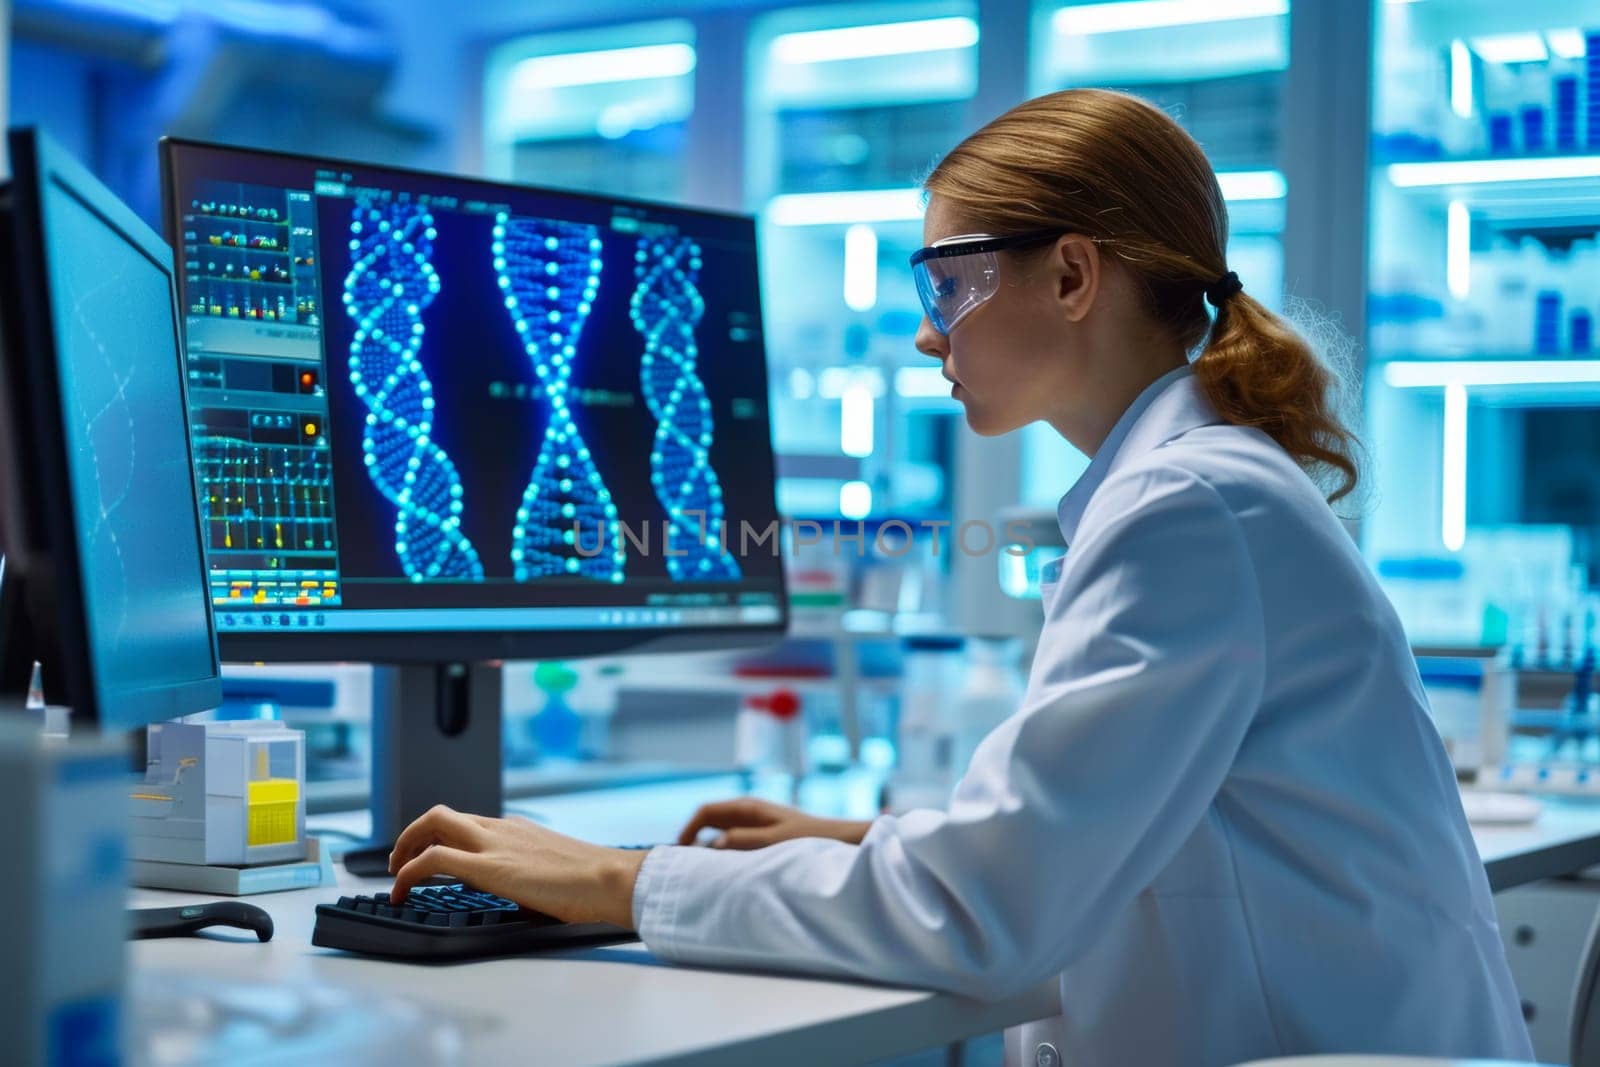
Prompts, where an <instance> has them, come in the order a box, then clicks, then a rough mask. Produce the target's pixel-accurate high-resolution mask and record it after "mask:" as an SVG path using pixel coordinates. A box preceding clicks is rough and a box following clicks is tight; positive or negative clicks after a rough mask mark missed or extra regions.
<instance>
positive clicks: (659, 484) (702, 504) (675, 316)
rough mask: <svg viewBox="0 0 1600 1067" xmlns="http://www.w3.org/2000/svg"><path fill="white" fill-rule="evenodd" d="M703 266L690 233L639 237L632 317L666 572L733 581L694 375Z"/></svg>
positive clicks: (707, 418) (704, 403)
mask: <svg viewBox="0 0 1600 1067" xmlns="http://www.w3.org/2000/svg"><path fill="white" fill-rule="evenodd" d="M700 266H701V263H700V246H699V245H697V244H695V242H694V241H692V240H690V239H689V238H686V237H641V238H640V239H639V243H638V245H637V246H636V249H635V252H634V268H633V273H634V278H635V280H636V283H637V284H636V285H635V287H634V291H633V300H632V303H631V306H630V310H629V315H630V317H631V318H632V320H633V328H634V329H635V330H637V331H638V332H639V333H640V334H642V335H643V337H644V355H643V357H642V358H641V359H640V362H639V378H640V385H641V387H642V389H643V392H644V398H645V403H646V404H647V405H648V406H649V408H650V413H651V414H652V415H654V416H655V418H656V434H655V442H654V446H653V447H652V448H651V450H650V484H651V485H652V486H653V487H654V489H655V493H656V499H657V500H659V501H660V502H661V506H662V507H663V508H664V509H665V510H666V512H667V520H668V532H667V546H668V555H667V557H666V558H667V571H668V573H669V574H671V576H672V578H673V580H674V581H734V580H736V579H738V577H739V573H740V572H739V564H738V563H737V562H736V561H735V560H734V559H733V557H732V556H730V555H729V554H728V553H727V551H726V549H725V548H724V547H723V546H722V545H721V543H720V538H719V537H718V531H720V530H721V528H722V521H723V504H722V486H721V484H720V483H719V482H718V481H717V475H716V472H715V471H713V470H712V469H711V460H710V454H711V439H712V435H711V431H712V425H711V401H710V400H708V399H707V398H706V390H705V386H704V385H703V384H702V383H701V381H700V378H699V377H698V376H697V375H696V373H695V361H696V359H697V358H698V355H699V349H698V346H697V345H696V344H695V339H694V331H695V327H696V326H698V325H699V323H700V317H701V316H702V315H704V314H705V300H704V299H703V298H702V297H701V295H700V290H699V289H698V288H697V287H696V284H695V283H696V282H697V281H698V279H699V276H700ZM680 553H681V554H680Z"/></svg>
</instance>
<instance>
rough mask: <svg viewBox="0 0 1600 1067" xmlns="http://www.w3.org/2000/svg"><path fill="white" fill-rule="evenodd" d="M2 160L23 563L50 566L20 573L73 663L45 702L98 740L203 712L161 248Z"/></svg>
mask: <svg viewBox="0 0 1600 1067" xmlns="http://www.w3.org/2000/svg"><path fill="white" fill-rule="evenodd" d="M11 149H12V158H13V161H14V165H15V170H16V183H15V185H14V189H15V191H16V196H15V197H14V199H13V200H12V204H13V211H14V212H15V213H17V214H19V215H26V216H28V217H27V218H17V219H16V220H15V222H14V225H13V227H12V232H13V234H15V235H16V239H17V240H18V242H19V244H18V247H17V252H18V253H19V257H18V261H17V274H16V275H15V277H16V279H17V283H16V285H15V286H14V288H13V292H12V293H11V294H10V296H9V299H11V300H15V301H20V306H17V308H16V310H17V311H18V312H19V316H18V321H17V323H16V325H15V329H14V330H13V332H11V333H10V334H9V337H10V338H11V342H12V343H13V344H18V345H20V348H21V350H20V351H18V352H15V353H14V354H13V356H12V358H18V357H21V359H22V362H23V363H25V364H27V369H26V370H21V369H20V368H19V370H18V373H20V374H25V375H26V376H27V379H28V380H29V381H30V382H31V383H32V387H31V390H30V394H29V396H28V398H27V400H25V401H23V402H27V403H30V404H32V405H33V410H30V411H29V412H27V413H26V415H25V417H24V418H23V419H22V421H23V422H24V423H25V424H26V425H27V426H28V427H29V430H28V433H29V435H30V439H29V440H27V441H24V442H19V448H18V459H19V460H20V461H21V462H23V463H26V464H29V466H30V467H31V468H33V471H32V476H30V477H29V478H26V479H24V480H23V483H22V484H23V485H24V486H32V487H33V492H32V494H31V495H27V496H25V499H24V501H23V504H24V506H26V507H27V508H28V509H29V510H30V511H32V512H35V513H38V514H37V515H36V517H35V520H34V521H33V523H32V525H33V526H34V528H35V529H37V530H39V531H40V533H39V535H37V536H36V537H35V538H31V539H30V540H33V541H34V542H35V543H34V545H33V546H32V551H33V552H34V553H35V554H36V555H37V556H39V557H40V558H42V559H48V560H49V561H50V562H51V564H52V567H51V568H50V569H48V570H44V569H35V570H34V577H35V580H38V579H39V578H40V577H41V576H43V575H49V576H50V577H49V578H48V579H46V580H48V581H50V582H51V583H52V587H51V589H50V590H49V591H48V595H49V596H50V598H51V599H52V600H53V601H54V603H55V605H56V608H55V618H54V620H53V623H54V625H55V626H56V627H58V628H60V629H62V630H63V631H64V632H63V634H62V635H61V641H62V647H63V648H64V649H65V650H66V651H67V652H68V653H69V654H70V656H71V657H72V659H71V661H70V662H66V663H62V664H60V667H61V670H60V672H58V674H57V676H55V677H46V678H45V680H44V681H45V686H46V689H47V692H50V693H51V694H52V696H54V697H55V699H57V700H67V701H69V702H71V703H72V704H74V705H75V709H74V710H75V712H76V713H77V714H78V716H80V718H91V717H92V718H95V719H98V721H99V725H100V727H101V728H102V729H107V730H111V729H122V728H130V727H134V726H140V725H143V724H145V723H147V722H152V721H158V720H161V719H168V718H172V717H174V716H177V715H183V714H188V713H191V712H195V711H201V710H204V709H206V708H210V707H215V706H216V704H217V703H218V702H219V701H220V695H221V693H220V685H219V682H218V661H217V648H216V641H215V637H214V632H213V629H212V620H211V610H210V606H209V604H208V602H207V596H206V572H205V563H204V559H203V549H202V546H201V541H200V527H199V523H198V521H197V517H196V514H195V512H194V509H193V508H192V507H191V506H190V501H191V500H192V499H193V497H194V494H195V492H196V482H195V473H194V467H193V464H192V461H191V455H190V445H189V435H188V434H187V433H186V432H185V428H186V423H185V419H186V415H185V411H184V384H183V374H184V367H183V361H182V356H181V353H180V350H179V340H178V322H177V316H176V311H175V307H174V303H173V286H172V275H171V260H170V256H169V252H168V250H167V248H166V247H165V245H164V244H163V243H162V241H161V239H160V237H159V236H158V235H156V234H155V233H154V232H153V231H151V230H150V229H149V227H148V226H146V225H145V224H144V223H142V222H140V221H139V220H138V219H137V218H136V217H135V216H134V215H133V213H132V212H131V211H129V210H128V209H127V208H126V207H125V206H124V205H122V204H121V203H120V202H118V201H117V200H116V199H115V198H114V197H112V196H111V194H110V193H109V192H107V191H106V190H105V189H104V188H103V187H102V186H101V185H100V184H99V183H98V182H96V181H95V180H94V179H93V178H92V177H90V176H89V175H88V174H87V172H85V171H83V170H82V169H81V168H80V167H79V166H78V165H77V164H75V163H73V162H72V161H70V160H68V159H67V158H66V157H65V156H64V155H63V154H61V153H60V151H59V150H58V149H55V148H53V147H51V146H49V145H47V144H44V143H43V142H42V139H40V138H38V137H37V136H36V135H34V134H31V133H29V132H26V131H23V132H18V133H13V134H12V138H11ZM36 239H37V240H36ZM41 297H43V299H40V298H41ZM46 310H47V312H48V318H47V320H46V317H45V313H46ZM23 320H26V321H23ZM21 399H22V398H21V397H20V396H19V397H14V402H15V401H16V400H21ZM62 481H64V482H65V483H66V484H64V485H63V484H59V483H60V482H62ZM80 657H81V659H82V660H86V661H87V662H82V663H81V665H80V662H81V661H80ZM63 674H64V675H66V676H67V677H62V676H61V675H63Z"/></svg>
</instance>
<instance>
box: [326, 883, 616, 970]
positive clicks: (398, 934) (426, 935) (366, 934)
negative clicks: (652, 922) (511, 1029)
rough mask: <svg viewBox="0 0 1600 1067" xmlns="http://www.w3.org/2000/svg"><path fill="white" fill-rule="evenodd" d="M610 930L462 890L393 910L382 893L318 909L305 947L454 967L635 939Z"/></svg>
mask: <svg viewBox="0 0 1600 1067" xmlns="http://www.w3.org/2000/svg"><path fill="white" fill-rule="evenodd" d="M635 938H636V935H635V934H634V933H633V932H632V931H631V930H624V929H623V928H622V927H620V926H613V925H611V924H610V923H564V922H560V921H558V920H556V919H553V918H551V917H550V916H548V915H546V914H544V913H543V912H538V911H530V910H529V909H527V908H522V907H518V906H517V905H516V904H515V903H513V902H512V901H509V900H507V899H505V898H504V897H497V896H495V895H494V894H493V893H484V892H481V891H480V890H476V889H472V888H469V887H468V886H465V885H460V884H457V885H434V886H418V887H417V888H415V889H412V890H411V891H410V892H409V893H407V894H406V899H405V901H404V903H401V904H394V903H391V902H390V900H389V894H388V893H376V894H374V895H372V896H370V897H369V896H356V897H340V898H339V901H338V903H336V904H318V905H317V925H316V928H315V929H314V930H313V931H312V933H311V943H312V944H313V945H320V946H322V947H323V948H338V949H344V950H345V951H347V952H360V953H364V954H366V955H371V956H389V957H392V958H395V959H409V960H459V959H472V958H476V957H481V956H507V955H513V954H516V953H525V952H538V951H540V950H546V949H556V948H574V947H578V946H582V945H603V944H613V943H615V942H618V941H632V940H635Z"/></svg>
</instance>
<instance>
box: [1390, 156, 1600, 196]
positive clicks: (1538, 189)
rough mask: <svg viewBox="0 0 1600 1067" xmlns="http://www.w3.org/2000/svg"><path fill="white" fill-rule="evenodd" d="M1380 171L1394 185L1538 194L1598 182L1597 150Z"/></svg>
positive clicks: (1459, 192)
mask: <svg viewBox="0 0 1600 1067" xmlns="http://www.w3.org/2000/svg"><path fill="white" fill-rule="evenodd" d="M1383 173H1384V176H1385V177H1386V178H1387V179H1388V180H1389V184H1391V185H1393V186H1394V187H1395V188H1396V189H1415V190H1418V191H1419V192H1427V191H1432V192H1444V193H1446V194H1447V195H1450V196H1451V197H1472V196H1510V195H1517V194H1523V195H1526V196H1528V197H1530V198H1540V199H1542V198H1544V197H1546V196H1548V195H1549V193H1550V191H1551V189H1552V188H1556V189H1562V188H1569V187H1573V188H1578V187H1581V188H1588V187H1590V186H1593V185H1594V184H1595V183H1597V182H1600V153H1596V154H1588V155H1548V156H1490V157H1483V158H1477V159H1427V160H1415V161H1408V162H1399V163H1389V164H1386V165H1385V166H1384V167H1383Z"/></svg>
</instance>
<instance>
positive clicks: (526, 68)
mask: <svg viewBox="0 0 1600 1067" xmlns="http://www.w3.org/2000/svg"><path fill="white" fill-rule="evenodd" d="M694 64H695V55H694V46H692V45H687V44H647V45H640V46H639V47H637V48H607V49H604V50H601V51H598V52H566V53H563V54H561V55H553V56H532V57H530V58H528V59H524V60H523V61H522V62H520V63H518V64H517V65H516V67H515V68H513V70H512V72H511V90H512V92H533V91H538V90H541V89H565V88H567V87H569V86H573V85H604V84H607V83H610V82H625V81H642V80H643V79H646V78H675V77H678V76H680V75H684V74H688V73H689V72H690V71H692V70H694Z"/></svg>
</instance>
